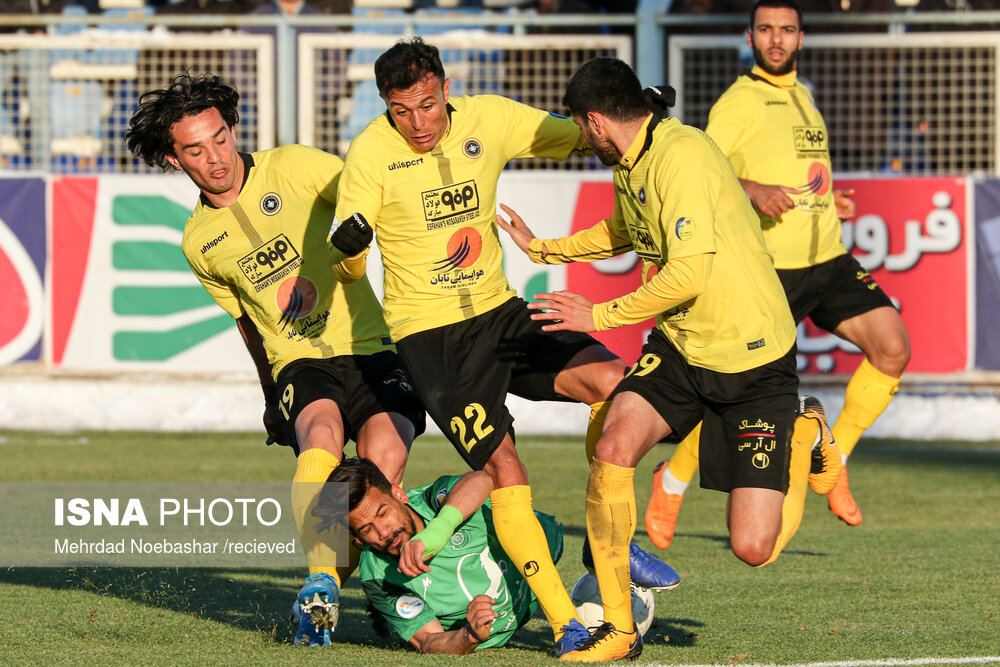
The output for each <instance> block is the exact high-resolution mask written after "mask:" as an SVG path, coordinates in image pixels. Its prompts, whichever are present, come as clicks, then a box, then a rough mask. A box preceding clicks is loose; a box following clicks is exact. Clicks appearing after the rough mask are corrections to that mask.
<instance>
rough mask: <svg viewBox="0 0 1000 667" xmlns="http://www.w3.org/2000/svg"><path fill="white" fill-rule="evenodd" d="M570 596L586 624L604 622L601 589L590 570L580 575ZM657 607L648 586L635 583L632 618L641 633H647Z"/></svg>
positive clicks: (595, 624)
mask: <svg viewBox="0 0 1000 667" xmlns="http://www.w3.org/2000/svg"><path fill="white" fill-rule="evenodd" d="M569 597H570V599H571V600H572V601H573V606H574V607H576V613H577V614H578V615H579V616H580V620H581V621H583V624H584V625H585V626H587V627H588V628H596V627H597V626H598V625H600V624H601V623H603V622H604V603H603V602H601V590H600V588H598V586H597V577H595V576H594V575H592V574H590V573H589V572H588V573H587V574H585V575H583V576H582V577H580V580H579V581H577V582H576V585H575V586H573V592H572V593H571V594H570V596H569ZM655 608H656V603H655V602H654V601H653V592H652V591H651V590H649V589H648V588H639V587H638V586H635V585H633V586H632V618H633V619H634V620H635V624H636V626H637V627H638V628H639V633H640V634H642V635H645V634H646V631H647V630H649V626H651V625H652V624H653V612H654V610H655Z"/></svg>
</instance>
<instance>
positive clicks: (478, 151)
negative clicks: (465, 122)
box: [462, 137, 483, 160]
mask: <svg viewBox="0 0 1000 667" xmlns="http://www.w3.org/2000/svg"><path fill="white" fill-rule="evenodd" d="M462 152H463V153H465V156H466V157H469V158H472V159H473V160H475V159H477V158H478V157H479V156H480V155H482V154H483V145H482V144H481V143H479V139H476V138H475V137H469V138H468V139H466V140H465V144H464V145H463V146H462Z"/></svg>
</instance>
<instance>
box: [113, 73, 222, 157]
mask: <svg viewBox="0 0 1000 667" xmlns="http://www.w3.org/2000/svg"><path fill="white" fill-rule="evenodd" d="M239 101H240V94H239V92H237V90H236V88H234V87H233V86H230V85H229V84H227V83H225V82H224V81H223V80H222V79H221V78H219V77H218V76H215V75H214V74H202V75H201V76H199V77H197V78H194V77H192V76H191V75H190V74H187V73H184V74H178V75H177V76H175V77H174V80H173V83H171V84H170V85H169V86H168V87H166V88H162V89H160V90H151V91H149V92H147V93H143V95H142V97H140V98H139V105H138V106H137V107H136V109H135V111H134V112H132V117H131V118H130V119H129V122H128V130H126V131H125V145H126V146H128V149H129V151H131V153H132V154H133V155H135V156H136V157H138V158H141V159H142V160H143V161H144V162H145V163H146V164H148V165H150V166H154V165H155V166H159V167H160V168H161V169H163V170H164V171H166V170H167V169H169V168H170V163H169V162H167V160H166V157H165V156H167V155H174V141H173V138H172V136H171V134H170V128H171V127H173V125H174V123H176V122H177V121H179V120H180V119H182V118H184V117H186V116H194V115H197V114H199V113H201V112H202V111H204V110H205V109H211V108H213V107H214V108H216V109H218V110H219V115H221V116H222V120H224V121H225V122H226V125H227V126H229V127H233V126H234V125H236V123H238V122H239V120H240V112H239Z"/></svg>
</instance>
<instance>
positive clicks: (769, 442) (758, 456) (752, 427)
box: [736, 419, 777, 469]
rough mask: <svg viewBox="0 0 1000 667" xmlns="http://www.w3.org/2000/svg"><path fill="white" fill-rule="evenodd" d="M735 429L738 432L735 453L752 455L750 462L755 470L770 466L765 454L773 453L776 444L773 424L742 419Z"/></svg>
mask: <svg viewBox="0 0 1000 667" xmlns="http://www.w3.org/2000/svg"><path fill="white" fill-rule="evenodd" d="M737 429H738V431H739V436H738V437H739V444H738V445H737V446H736V449H737V451H740V452H742V451H749V452H750V453H752V454H753V457H752V458H751V462H752V463H753V465H754V466H755V467H757V468H760V469H763V468H766V467H767V466H768V465H770V463H771V461H770V458H769V457H768V456H767V454H766V452H773V451H774V448H775V445H776V443H777V438H776V437H775V430H776V429H775V424H771V423H768V422H767V421H765V420H763V419H755V420H753V421H751V420H749V419H744V420H743V421H741V422H740V423H739V426H737Z"/></svg>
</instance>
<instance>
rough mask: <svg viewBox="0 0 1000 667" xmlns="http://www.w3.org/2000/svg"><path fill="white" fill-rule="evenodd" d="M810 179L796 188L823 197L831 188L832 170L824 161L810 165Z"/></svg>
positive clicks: (801, 191) (804, 192)
mask: <svg viewBox="0 0 1000 667" xmlns="http://www.w3.org/2000/svg"><path fill="white" fill-rule="evenodd" d="M808 178H809V180H808V181H806V183H805V184H803V185H800V186H798V188H796V189H797V190H799V191H800V193H801V194H813V195H819V196H820V197H822V196H823V195H825V194H826V193H827V191H829V189H830V180H831V179H830V170H829V169H827V168H826V165H825V164H823V163H822V162H813V163H812V164H811V165H809V176H808Z"/></svg>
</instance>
